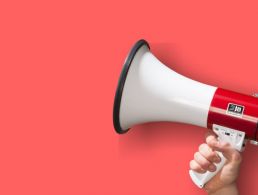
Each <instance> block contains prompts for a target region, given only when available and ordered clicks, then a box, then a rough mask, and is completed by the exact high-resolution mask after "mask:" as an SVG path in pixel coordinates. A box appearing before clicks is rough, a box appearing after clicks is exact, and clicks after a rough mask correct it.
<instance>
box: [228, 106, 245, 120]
mask: <svg viewBox="0 0 258 195" xmlns="http://www.w3.org/2000/svg"><path fill="white" fill-rule="evenodd" d="M243 113H244V106H241V105H237V104H232V103H229V104H228V108H227V114H230V115H234V116H239V117H242V116H243Z"/></svg>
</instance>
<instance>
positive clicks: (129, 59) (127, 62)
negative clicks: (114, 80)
mask: <svg viewBox="0 0 258 195" xmlns="http://www.w3.org/2000/svg"><path fill="white" fill-rule="evenodd" d="M144 45H146V46H147V47H148V48H149V49H150V46H149V44H148V42H147V41H145V40H144V39H141V40H139V41H137V42H136V43H135V44H134V46H133V47H132V49H131V51H130V53H129V54H128V56H127V58H126V60H125V63H124V66H123V69H122V72H121V74H120V78H119V81H118V86H117V89H116V95H115V101H114V108H113V125H114V128H115V130H116V132H117V133H119V134H122V133H126V132H127V131H128V130H129V129H125V130H123V129H122V127H121V125H120V119H119V114H120V103H121V98H122V95H123V89H124V85H125V81H126V77H127V73H128V71H129V69H130V66H131V63H132V61H133V59H134V57H135V54H136V53H137V51H138V50H139V49H140V48H141V47H142V46H144Z"/></svg>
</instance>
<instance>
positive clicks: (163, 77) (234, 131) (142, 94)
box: [113, 40, 258, 188]
mask: <svg viewBox="0 0 258 195" xmlns="http://www.w3.org/2000/svg"><path fill="white" fill-rule="evenodd" d="M155 121H171V122H180V123H187V124H192V125H197V126H200V127H206V128H208V129H211V130H213V131H214V132H215V133H216V134H217V135H218V139H219V140H220V141H226V142H228V143H230V144H231V146H233V147H234V148H235V149H237V150H238V151H242V150H243V146H244V144H245V142H246V140H247V139H250V140H251V143H253V144H255V145H258V141H257V139H258V133H257V130H258V98H257V97H254V96H250V95H244V94H241V93H237V92H233V91H230V90H226V89H222V88H219V87H215V86H210V85H207V84H204V83H200V82H198V81H195V80H192V79H190V78H187V77H185V76H183V75H181V74H179V73H177V72H175V71H173V70H171V69H170V68H168V67H167V66H165V65H164V64H162V63H161V62H160V61H159V60H158V59H157V58H156V57H155V56H154V55H153V54H152V53H151V51H150V46H149V44H148V43H147V42H146V41H145V40H139V41H138V42H137V43H136V44H135V45H134V46H133V47H132V49H131V51H130V52H129V54H128V56H127V58H126V60H125V63H124V66H123V69H122V72H121V75H120V78H119V82H118V86H117V90H116V94H115V101H114V109H113V123H114V128H115V130H116V132H117V133H119V134H122V133H125V132H127V131H128V130H129V129H130V128H131V127H133V126H134V125H137V124H141V123H147V122H155ZM218 154H219V155H220V157H221V159H222V160H221V162H220V163H218V164H216V166H217V169H216V171H215V172H209V171H207V172H206V173H204V174H200V173H197V172H194V171H192V170H190V171H189V173H190V176H191V178H192V180H193V182H194V183H195V184H196V185H197V186H198V187H200V188H202V187H203V186H204V185H205V184H206V183H207V182H208V181H209V180H210V179H211V178H213V177H214V176H215V175H216V174H217V173H218V172H219V171H220V169H221V168H222V167H223V165H224V164H225V162H226V159H225V157H224V156H223V155H222V153H219V152H218Z"/></svg>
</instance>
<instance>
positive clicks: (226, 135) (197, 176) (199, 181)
mask: <svg viewBox="0 0 258 195" xmlns="http://www.w3.org/2000/svg"><path fill="white" fill-rule="evenodd" d="M212 128H213V131H214V132H215V133H216V134H217V135H218V139H219V141H223V142H228V143H230V145H231V146H232V147H234V148H235V149H236V150H238V151H240V152H241V151H242V150H243V144H244V142H245V133H244V132H242V131H238V130H235V129H231V128H227V127H223V126H220V125H216V124H213V127H212ZM218 155H219V156H220V158H221V161H220V163H218V164H216V171H215V172H210V171H207V172H206V173H203V174H201V173H197V172H195V171H193V170H190V171H189V174H190V177H191V178H192V180H193V182H194V183H195V184H196V185H197V186H198V187H200V188H203V187H204V185H205V184H206V183H207V182H209V181H210V180H211V179H212V178H213V177H214V176H215V175H217V173H218V172H219V171H220V170H221V169H222V167H223V166H224V165H225V163H226V159H225V157H224V156H223V154H222V153H221V152H218Z"/></svg>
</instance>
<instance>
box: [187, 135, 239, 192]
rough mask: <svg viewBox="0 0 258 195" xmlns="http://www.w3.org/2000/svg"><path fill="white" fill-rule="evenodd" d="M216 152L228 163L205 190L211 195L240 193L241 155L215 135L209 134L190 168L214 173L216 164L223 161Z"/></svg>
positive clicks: (200, 171)
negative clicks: (237, 182) (238, 179)
mask: <svg viewBox="0 0 258 195" xmlns="http://www.w3.org/2000/svg"><path fill="white" fill-rule="evenodd" d="M216 151H219V152H222V154H223V156H224V157H225V158H226V163H225V165H224V166H223V168H222V169H221V170H220V172H218V173H217V175H215V176H214V177H213V178H212V179H211V180H210V181H209V182H208V183H207V184H206V185H205V187H204V188H205V189H206V191H207V192H208V194H210V195H211V194H212V195H220V194H227V195H236V194H238V191H237V188H236V183H235V182H236V179H237V177H238V171H239V167H240V164H241V161H242V158H241V154H240V153H239V152H238V151H237V150H235V149H234V148H232V147H231V146H230V144H229V143H225V142H224V143H223V142H219V141H218V140H217V136H216V135H215V134H214V133H212V132H209V133H208V134H207V137H206V143H204V144H201V145H200V146H199V151H198V152H196V153H195V154H194V160H192V161H191V162H190V168H191V169H192V170H193V171H195V172H198V173H205V172H206V171H207V170H208V171H211V172H214V171H215V170H216V166H215V164H216V163H219V162H220V160H221V159H220V157H219V156H218V154H217V153H216Z"/></svg>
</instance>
